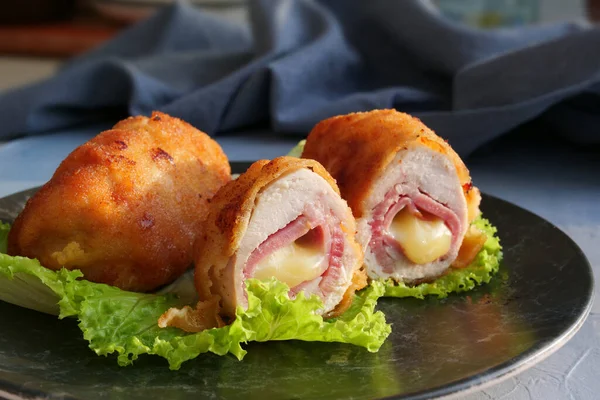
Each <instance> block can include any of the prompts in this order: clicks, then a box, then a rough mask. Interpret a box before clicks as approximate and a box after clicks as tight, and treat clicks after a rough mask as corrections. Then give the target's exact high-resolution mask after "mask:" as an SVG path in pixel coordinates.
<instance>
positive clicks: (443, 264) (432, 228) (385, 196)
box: [302, 110, 485, 283]
mask: <svg viewBox="0 0 600 400" xmlns="http://www.w3.org/2000/svg"><path fill="white" fill-rule="evenodd" d="M302 157H303V158H309V159H315V160H317V161H319V162H320V163H321V164H323V166H324V167H325V168H326V169H327V170H328V171H329V172H330V173H331V175H332V176H333V177H334V178H335V179H336V180H337V183H338V185H339V187H340V191H341V193H342V197H343V198H344V199H346V200H347V201H348V204H349V205H350V207H351V208H352V211H353V213H354V216H355V217H356V220H357V228H358V234H357V239H358V241H359V243H360V244H361V246H362V248H363V250H364V252H365V264H366V266H367V271H368V274H369V276H370V277H371V278H372V279H377V278H392V279H394V280H396V281H400V282H408V283H411V282H412V283H416V282H421V281H426V280H433V279H435V278H436V277H438V276H440V275H442V274H443V273H444V272H445V271H446V270H447V269H448V268H449V267H450V266H451V265H452V264H453V263H454V264H455V266H465V265H468V263H470V261H471V260H472V259H473V258H474V256H475V255H476V254H477V252H478V248H479V249H480V248H481V246H482V245H483V243H484V242H485V236H483V237H481V235H480V234H479V232H478V231H471V230H470V229H469V225H470V224H469V223H470V221H472V220H473V219H474V218H475V217H476V216H477V215H478V214H479V202H480V200H481V197H480V195H479V191H478V190H477V188H475V187H474V186H473V185H472V184H471V178H470V176H469V171H468V170H467V168H466V167H465V165H464V163H463V162H462V161H461V159H460V158H459V156H458V155H457V154H456V153H455V152H454V151H453V150H452V148H451V147H450V146H449V145H448V144H447V143H446V142H445V141H444V140H442V139H441V138H440V137H438V136H437V135H436V134H435V133H434V132H433V131H431V130H430V129H429V128H427V127H426V126H425V125H423V123H421V121H419V120H418V119H417V118H413V117H411V116H410V115H407V114H404V113H400V112H397V111H395V110H376V111H371V112H366V113H355V114H349V115H344V116H338V117H334V118H330V119H327V120H325V121H322V122H321V123H319V124H318V125H317V126H316V127H315V128H314V129H313V130H312V132H311V133H310V135H309V136H308V138H307V141H306V145H305V148H304V151H303V154H302ZM467 233H469V235H468V237H469V240H466V241H465V243H466V247H465V248H464V249H461V245H462V244H463V239H464V238H465V235H466V234H467ZM482 240H483V241H482ZM467 243H468V244H467ZM459 250H460V254H461V257H458V256H459Z"/></svg>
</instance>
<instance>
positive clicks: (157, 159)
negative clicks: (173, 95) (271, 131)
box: [8, 112, 231, 291]
mask: <svg viewBox="0 0 600 400" xmlns="http://www.w3.org/2000/svg"><path fill="white" fill-rule="evenodd" d="M230 173H231V171H230V167H229V163H228V161H227V157H226V156H225V154H224V153H223V151H222V149H221V148H220V146H219V145H218V144H217V143H216V142H215V141H214V140H212V139H211V138H210V137H209V136H208V135H206V134H205V133H203V132H201V131H199V130H197V129H196V128H194V127H192V126H191V125H189V124H187V123H186V122H184V121H182V120H180V119H177V118H172V117H170V116H168V115H166V114H163V113H159V112H154V113H153V114H152V116H151V117H150V118H147V117H142V116H139V117H130V118H128V119H125V120H123V121H121V122H119V123H117V124H116V125H115V126H114V127H113V128H112V129H110V130H108V131H105V132H102V133H100V134H99V135H98V136H96V137H94V138H93V139H91V140H90V141H88V142H87V143H85V144H83V145H82V146H80V147H78V148H77V149H75V150H74V151H73V152H72V153H71V154H70V155H69V156H68V157H67V158H66V159H65V160H64V161H63V162H62V163H61V164H60V166H59V167H58V169H57V170H56V172H55V173H54V175H53V177H52V179H50V181H49V182H48V183H46V184H45V185H44V186H43V187H42V188H41V189H40V190H39V191H38V192H37V193H36V194H35V195H34V196H33V197H32V198H31V199H30V200H29V201H28V202H27V204H26V206H25V209H24V210H23V212H22V213H21V214H20V215H19V216H18V218H17V219H16V221H15V223H14V225H13V227H12V229H11V231H10V235H9V238H8V252H9V254H12V255H22V256H27V257H31V258H38V259H39V261H40V262H41V264H42V265H44V266H45V267H47V268H51V269H55V270H56V269H59V268H61V267H62V266H65V267H66V268H68V269H80V270H81V271H82V272H83V274H84V275H85V278H86V279H89V280H91V281H94V282H101V283H107V284H110V285H114V286H118V287H120V288H122V289H125V290H134V291H148V290H152V289H155V288H156V287H158V286H161V285H164V284H166V283H168V282H170V281H172V280H174V279H175V278H177V277H178V276H179V275H180V274H182V273H183V272H184V271H185V270H186V268H187V267H188V266H190V265H191V263H192V259H193V243H194V241H195V238H196V236H197V235H198V234H199V233H200V232H201V229H202V225H201V221H202V220H203V218H204V217H205V215H206V211H207V208H208V201H209V199H210V198H211V197H212V196H213V195H214V194H215V193H216V192H217V190H218V189H219V188H220V187H221V186H223V185H224V184H225V183H227V182H228V181H229V180H230V179H231V178H230Z"/></svg>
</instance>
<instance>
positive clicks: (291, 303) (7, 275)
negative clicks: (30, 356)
mask: <svg viewBox="0 0 600 400" xmlns="http://www.w3.org/2000/svg"><path fill="white" fill-rule="evenodd" d="M1 229H2V230H0V232H3V230H6V229H7V226H6V225H2V227H1ZM5 236H6V235H4V239H0V244H2V243H1V242H2V241H3V242H4V244H2V245H4V246H5V242H6V238H5ZM0 238H1V237H0ZM81 277H82V274H81V272H80V271H68V270H66V269H62V270H60V271H51V270H49V269H46V268H44V267H42V266H41V265H40V263H39V262H38V261H37V260H33V259H29V258H25V257H11V256H8V255H6V254H0V299H2V300H5V301H8V302H10V303H13V304H17V305H20V306H23V307H27V308H32V309H36V310H39V311H43V312H47V313H51V314H58V315H59V317H60V318H64V317H71V316H72V317H77V318H78V319H79V327H80V328H81V330H82V331H83V336H84V338H85V339H86V340H88V342H89V346H90V348H91V349H92V350H94V351H95V352H96V353H97V354H98V355H108V354H112V353H117V354H118V358H117V360H118V363H119V365H122V366H125V365H129V364H131V363H132V362H133V361H134V360H136V359H137V358H138V357H139V356H140V355H141V354H155V355H159V356H162V357H164V358H165V359H167V361H168V362H169V366H170V368H171V369H178V368H179V367H180V366H181V364H182V363H183V362H185V361H187V360H190V359H192V358H195V357H197V356H198V355H200V354H202V353H206V352H212V353H215V354H218V355H225V354H227V353H231V354H233V355H234V356H236V357H237V358H238V359H240V360H241V359H242V358H243V357H244V355H245V354H246V351H245V350H244V349H243V348H242V344H244V343H246V342H250V341H260V342H264V341H269V340H304V341H322V342H342V343H349V344H354V345H358V346H363V347H365V348H366V349H367V350H369V351H371V352H375V351H377V350H378V349H379V347H380V346H381V345H382V344H383V342H384V341H385V339H386V338H387V336H388V335H389V334H390V332H391V328H390V325H388V324H387V323H386V322H385V317H384V315H383V313H382V312H381V311H377V312H375V305H376V303H377V299H378V298H379V297H381V296H382V295H383V293H384V291H385V288H384V285H383V284H382V283H380V282H377V283H375V284H374V285H372V286H370V287H368V288H366V289H364V290H362V291H361V292H360V293H359V294H357V295H356V296H355V302H354V304H353V306H352V307H351V308H350V309H349V310H348V311H347V312H346V313H344V314H343V315H342V316H340V317H338V318H336V319H329V320H324V319H323V317H321V316H319V315H317V314H316V311H317V310H319V309H320V308H321V307H322V306H323V303H322V301H321V300H320V299H319V298H318V297H317V296H312V297H310V298H306V297H305V296H304V293H300V294H299V295H298V296H297V297H296V298H295V299H293V300H291V299H290V298H289V297H288V291H289V288H288V287H287V286H286V285H285V284H283V283H281V282H279V281H277V280H275V279H273V280H271V281H268V282H261V281H258V280H254V279H250V280H248V281H247V288H248V303H249V306H248V309H247V310H245V311H244V310H243V309H242V308H238V310H237V311H236V318H235V320H234V322H233V323H232V324H230V325H228V326H225V327H223V328H215V329H209V330H206V331H203V332H200V333H193V334H190V333H186V332H183V331H181V330H179V329H176V328H165V329H163V328H159V327H158V325H157V321H158V318H159V317H160V316H161V314H162V313H163V312H165V311H166V310H168V309H169V308H171V307H181V306H182V305H184V304H185V303H183V302H182V300H181V299H180V298H178V297H177V296H175V295H173V294H143V293H134V292H128V291H124V290H121V289H118V288H116V287H113V286H108V285H104V284H98V283H92V282H89V281H86V280H83V279H80V278H81Z"/></svg>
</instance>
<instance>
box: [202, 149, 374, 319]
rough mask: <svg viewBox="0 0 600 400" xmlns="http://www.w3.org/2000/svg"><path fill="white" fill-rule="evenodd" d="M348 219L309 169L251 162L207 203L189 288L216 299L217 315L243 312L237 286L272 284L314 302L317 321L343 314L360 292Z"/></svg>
mask: <svg viewBox="0 0 600 400" xmlns="http://www.w3.org/2000/svg"><path fill="white" fill-rule="evenodd" d="M355 230H356V229H355V221H354V218H353V216H352V211H351V210H350V208H349V207H348V205H347V204H346V202H345V201H344V200H342V198H341V197H340V195H339V189H338V187H337V185H336V184H335V181H334V180H333V179H332V178H331V176H330V175H329V174H328V173H327V171H326V170H325V169H324V168H323V167H322V166H321V165H320V164H319V163H318V162H316V161H313V160H302V159H298V158H293V157H280V158H277V159H275V160H273V161H270V162H269V161H266V160H262V161H257V162H256V163H254V164H253V165H252V166H251V167H250V168H249V169H248V171H247V172H246V173H244V174H242V175H241V176H240V177H239V178H238V179H236V180H235V181H232V182H230V183H229V184H227V185H225V186H224V187H223V188H221V190H220V191H219V192H218V193H217V194H216V195H215V197H213V199H212V200H211V208H210V211H209V214H208V218H207V220H206V223H205V229H204V232H203V234H202V236H201V237H200V238H199V240H198V242H197V244H196V260H195V264H196V275H195V279H196V288H197V290H198V293H199V295H200V299H201V300H203V301H209V300H211V299H213V298H215V297H216V296H218V297H219V298H220V301H221V307H222V313H223V315H225V316H230V317H232V316H234V315H235V310H236V307H237V306H242V307H244V308H245V307H247V294H246V290H245V280H246V279H249V278H257V279H261V280H267V279H270V278H271V277H275V278H277V279H279V280H280V281H282V282H284V283H286V284H287V285H288V286H289V287H290V295H291V296H292V297H293V296H295V295H296V294H297V293H299V292H300V291H304V292H306V294H307V295H310V294H316V295H318V296H319V297H320V298H321V299H322V300H323V303H324V309H323V310H322V312H323V314H325V315H334V314H338V313H341V312H343V311H344V310H345V309H346V308H347V307H348V306H350V304H351V301H352V297H353V294H354V291H355V290H357V289H360V288H362V287H364V286H365V285H366V273H365V271H364V270H362V269H361V266H362V264H363V255H362V251H361V249H360V246H359V245H358V243H357V242H356V240H355Z"/></svg>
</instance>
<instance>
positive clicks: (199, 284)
mask: <svg viewBox="0 0 600 400" xmlns="http://www.w3.org/2000/svg"><path fill="white" fill-rule="evenodd" d="M301 168H308V169H310V170H311V171H313V172H315V173H316V174H318V175H319V176H321V177H322V178H323V179H325V181H327V182H328V183H329V184H330V185H331V187H332V188H333V189H334V191H335V192H336V193H337V194H339V189H338V187H337V185H336V184H335V181H334V180H333V178H332V177H331V175H329V173H328V172H327V171H326V170H325V168H323V166H322V165H321V164H319V163H318V162H317V161H314V160H307V159H299V158H295V157H279V158H276V159H274V160H272V161H268V160H259V161H257V162H255V163H254V164H252V165H251V166H250V168H249V169H248V170H247V171H246V172H245V173H244V174H242V175H240V177H239V178H237V179H236V180H233V181H231V182H229V183H228V184H227V185H225V186H223V187H222V188H221V190H219V192H218V193H217V194H216V195H215V196H214V197H213V198H212V200H211V204H210V210H209V212H208V217H207V219H206V223H205V227H204V230H203V232H202V234H201V235H200V236H199V237H198V240H197V242H196V246H195V264H196V274H195V283H196V288H197V290H198V294H199V296H200V300H204V301H206V300H210V299H211V298H212V297H213V296H220V297H221V299H223V306H224V307H223V313H224V315H225V316H230V317H233V316H234V315H235V306H234V305H235V299H234V298H232V296H234V295H235V289H234V288H233V287H232V286H231V285H233V284H234V282H235V280H234V276H233V273H234V271H233V270H232V265H230V264H229V263H230V258H231V257H234V255H235V253H236V251H237V249H238V247H239V245H240V242H241V240H242V238H243V236H244V234H245V233H246V229H247V227H248V223H249V221H250V217H251V215H252V210H253V209H254V206H255V203H256V199H257V196H259V195H260V192H261V190H263V189H264V188H265V187H266V186H267V185H269V184H270V183H271V182H273V181H275V180H277V179H279V178H280V177H283V176H284V175H287V174H289V173H292V172H294V171H297V170H299V169H301ZM345 222H346V221H345ZM348 223H351V225H352V226H348V229H349V230H350V232H346V234H347V235H351V236H352V237H351V238H350V239H351V240H349V242H350V243H354V244H355V246H356V249H357V251H359V252H360V254H362V252H361V251H360V247H359V246H358V244H357V243H356V241H355V240H354V233H355V226H354V221H353V220H352V221H348ZM357 262H358V263H357V265H356V269H358V268H359V267H360V264H361V263H362V257H361V259H360V260H357Z"/></svg>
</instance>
